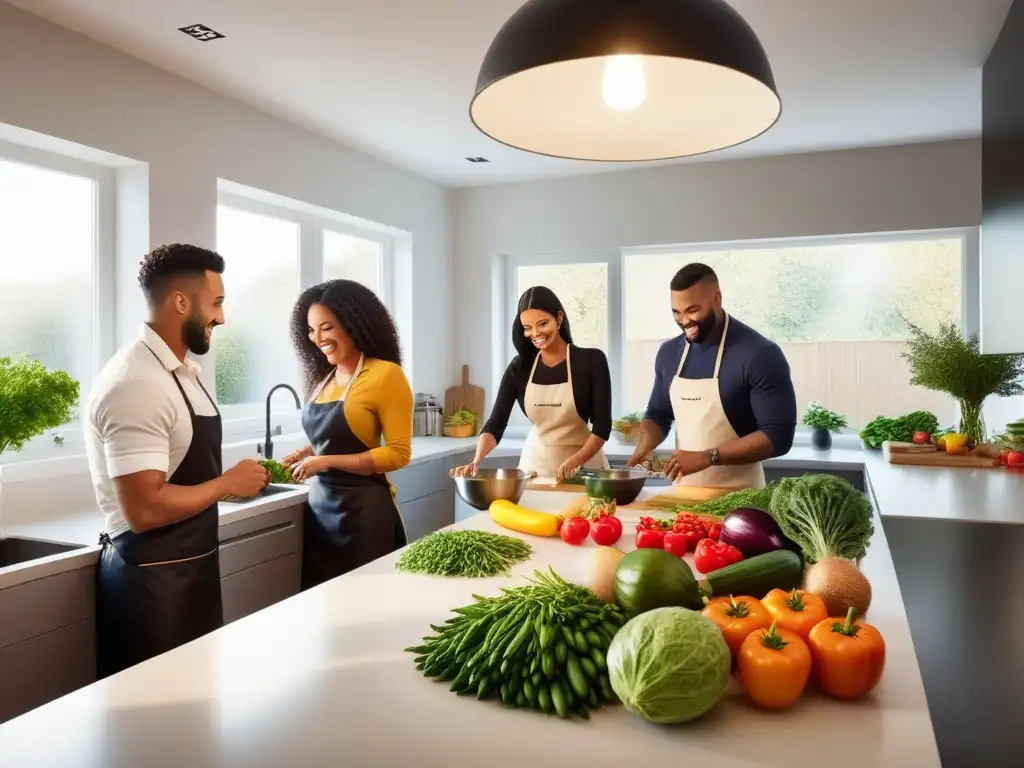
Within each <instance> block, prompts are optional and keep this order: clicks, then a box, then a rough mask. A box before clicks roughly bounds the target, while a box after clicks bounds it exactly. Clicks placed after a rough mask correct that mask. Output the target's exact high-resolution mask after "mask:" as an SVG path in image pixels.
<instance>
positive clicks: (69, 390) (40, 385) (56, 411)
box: [0, 357, 79, 453]
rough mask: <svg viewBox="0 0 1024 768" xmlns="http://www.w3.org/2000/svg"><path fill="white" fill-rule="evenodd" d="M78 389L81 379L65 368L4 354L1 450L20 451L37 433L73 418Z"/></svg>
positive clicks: (0, 388) (0, 363) (0, 359)
mask: <svg viewBox="0 0 1024 768" xmlns="http://www.w3.org/2000/svg"><path fill="white" fill-rule="evenodd" d="M78 393H79V385H78V382H77V381H75V380H74V379H72V378H71V377H70V376H69V375H68V374H67V373H66V372H64V371H50V370H47V369H46V367H45V366H43V364H42V363H40V362H39V361H38V360H30V359H28V358H25V357H22V358H18V359H13V358H10V357H0V453H3V452H4V451H6V450H12V451H20V450H21V449H22V448H24V447H25V443H27V442H28V441H29V440H31V439H32V438H33V437H37V436H39V435H41V434H43V433H44V432H46V430H48V429H54V428H56V427H59V426H61V425H62V424H67V423H68V422H69V421H71V420H72V419H73V418H74V413H75V408H77V407H78Z"/></svg>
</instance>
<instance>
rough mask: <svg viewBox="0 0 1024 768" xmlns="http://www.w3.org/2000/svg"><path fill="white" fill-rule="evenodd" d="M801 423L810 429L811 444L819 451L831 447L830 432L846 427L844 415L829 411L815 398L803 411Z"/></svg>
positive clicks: (839, 430)
mask: <svg viewBox="0 0 1024 768" xmlns="http://www.w3.org/2000/svg"><path fill="white" fill-rule="evenodd" d="M803 425H804V426H805V427H807V428H809V429H810V430H811V445H812V446H813V447H814V448H817V449H818V450H819V451H827V450H828V449H829V448H831V447H832V433H833V432H842V431H843V430H844V429H846V427H847V423H846V417H845V416H842V415H841V414H838V413H836V412H835V411H830V410H829V409H828V408H826V407H825V406H824V405H822V404H821V403H819V402H818V401H817V400H813V401H811V404H810V405H808V406H807V410H806V411H804V418H803Z"/></svg>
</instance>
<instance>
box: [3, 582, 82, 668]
mask: <svg viewBox="0 0 1024 768" xmlns="http://www.w3.org/2000/svg"><path fill="white" fill-rule="evenodd" d="M95 613H96V566H95V565H90V566H88V567H86V568H79V569H78V570H75V571H67V572H66V573H58V574H56V575H54V576H47V577H46V578H43V579H35V580H33V581H28V582H25V583H24V584H18V585H16V586H13V587H8V588H7V589H3V590H0V648H6V647H7V646H10V645H14V644H15V643H20V642H21V641H23V640H28V639H29V638H30V637H37V636H38V635H42V634H45V633H47V632H53V631H54V630H55V629H60V628H61V627H66V626H68V625H69V624H75V623H76V622H80V621H83V620H84V619H90V618H92V617H93V616H94V615H95ZM0 679H2V678H0Z"/></svg>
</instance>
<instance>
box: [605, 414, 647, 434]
mask: <svg viewBox="0 0 1024 768" xmlns="http://www.w3.org/2000/svg"><path fill="white" fill-rule="evenodd" d="M643 420H644V414H643V412H642V411H637V412H635V413H627V414H626V415H625V416H623V417H622V418H621V419H616V420H615V421H613V422H612V429H614V430H615V431H616V432H625V431H628V430H630V429H632V428H633V427H635V426H636V425H637V424H639V423H640V422H641V421H643Z"/></svg>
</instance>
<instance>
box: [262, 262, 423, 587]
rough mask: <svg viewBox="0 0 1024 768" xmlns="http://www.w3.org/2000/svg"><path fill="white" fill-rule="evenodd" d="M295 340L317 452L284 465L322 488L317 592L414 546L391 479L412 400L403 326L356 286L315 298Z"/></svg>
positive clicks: (343, 285) (309, 531)
mask: <svg viewBox="0 0 1024 768" xmlns="http://www.w3.org/2000/svg"><path fill="white" fill-rule="evenodd" d="M291 333H292V343H293V344H294V345H295V351H296V353H297V354H298V356H299V361H300V363H301V366H302V372H303V377H304V379H305V387H306V396H307V402H306V404H305V406H304V407H303V409H302V428H303V429H304V430H305V432H306V435H307V437H308V438H309V445H307V446H306V447H304V448H300V449H299V450H297V451H295V452H294V453H291V454H290V455H288V456H286V457H285V458H284V460H283V461H282V462H281V463H282V464H284V465H285V466H286V467H289V468H290V469H291V470H292V474H293V475H294V476H295V478H296V479H297V480H300V481H305V480H307V479H310V478H312V480H313V482H312V485H311V488H310V492H309V499H308V501H307V504H306V516H305V525H304V533H303V539H304V541H303V555H302V588H303V589H309V588H310V587H315V586H316V585H317V584H321V583H322V582H324V581H327V580H328V579H333V578H334V577H335V576H340V575H342V574H343V573H347V572H348V571H351V570H353V569H354V568H358V567H359V566H361V565H365V564H366V563H368V562H370V561H371V560H375V559H377V558H378V557H382V556H384V555H387V554H389V553H391V552H393V551H394V550H396V549H398V548H399V547H402V546H405V543H406V535H405V526H404V525H403V523H402V518H401V515H400V514H399V511H398V506H397V505H396V503H395V498H394V488H393V487H392V486H391V483H390V482H389V481H388V478H387V474H386V473H388V472H394V471H395V470H397V469H401V468H402V467H404V466H405V465H406V464H408V463H409V454H410V446H411V441H412V415H413V395H412V390H411V389H410V388H409V382H408V381H407V380H406V378H405V374H404V373H403V372H402V367H401V366H402V352H401V349H400V347H399V343H398V333H397V332H396V330H395V324H394V321H393V320H392V319H391V315H390V314H389V313H388V310H387V308H385V306H384V305H383V304H382V303H381V301H380V299H378V298H377V296H376V295H374V293H373V291H371V290H370V289H369V288H367V287H365V286H363V285H361V284H359V283H357V282H354V281H352V280H329V281H327V282H326V283H321V284H320V285H315V286H313V287H312V288H309V289H308V290H306V291H304V292H303V294H302V295H301V296H299V300H298V301H297V302H296V304H295V307H294V309H293V310H292V317H291ZM382 438H383V439H382Z"/></svg>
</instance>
